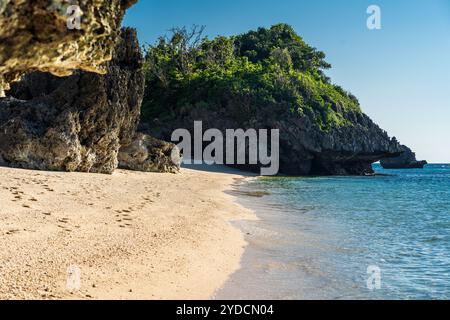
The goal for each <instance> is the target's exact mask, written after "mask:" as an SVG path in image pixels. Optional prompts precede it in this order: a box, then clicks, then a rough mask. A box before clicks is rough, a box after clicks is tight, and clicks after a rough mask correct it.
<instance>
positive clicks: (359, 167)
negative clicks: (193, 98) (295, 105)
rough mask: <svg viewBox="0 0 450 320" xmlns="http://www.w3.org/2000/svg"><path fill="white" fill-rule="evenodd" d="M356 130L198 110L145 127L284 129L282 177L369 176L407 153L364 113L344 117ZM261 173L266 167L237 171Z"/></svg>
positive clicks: (167, 132)
mask: <svg viewBox="0 0 450 320" xmlns="http://www.w3.org/2000/svg"><path fill="white" fill-rule="evenodd" d="M343 116H344V117H345V118H347V119H348V120H349V121H350V122H351V125H345V126H342V127H339V128H334V129H331V130H330V131H328V132H325V131H323V130H321V129H320V128H319V127H318V125H316V124H315V123H314V122H313V121H311V119H310V118H309V117H308V116H306V115H305V116H302V117H298V116H293V115H292V114H290V113H288V112H285V113H274V112H269V111H268V112H267V113H265V112H264V111H259V113H258V114H256V115H255V116H254V117H253V118H252V119H250V120H248V121H245V122H239V121H236V120H235V119H234V118H232V117H230V115H229V114H228V113H227V111H226V109H224V110H222V111H220V112H217V111H211V110H205V109H204V108H196V109H194V110H192V111H191V112H190V113H189V114H188V115H183V117H180V118H179V119H177V120H173V121H167V120H166V121H164V122H159V121H154V122H152V123H150V124H148V125H147V126H146V127H143V129H144V130H146V132H149V133H150V134H152V135H155V136H157V137H158V138H162V139H166V140H168V139H170V138H171V134H172V132H173V130H175V129H177V128H186V129H188V130H189V131H190V132H191V134H192V135H193V133H194V130H193V122H194V121H196V120H202V121H203V130H207V129H210V128H217V129H219V130H220V131H221V132H222V133H223V134H224V135H225V130H226V129H239V128H242V129H244V130H247V129H257V130H258V129H279V130H280V173H281V174H286V175H294V176H295V175H301V176H304V175H364V174H372V173H373V169H372V163H374V162H377V161H379V160H380V159H382V158H386V157H395V156H398V155H399V154H400V153H401V152H402V151H401V148H400V145H399V144H398V142H397V141H396V140H395V139H391V138H390V137H389V136H388V135H387V133H386V132H385V131H384V130H382V129H380V128H379V126H378V125H376V124H375V123H374V122H373V121H372V120H371V119H370V118H369V117H368V116H367V115H365V114H363V113H353V112H350V113H347V114H344V115H343ZM236 167H239V168H241V169H244V170H250V171H255V172H259V171H260V166H258V165H256V166H248V165H247V166H245V165H239V166H236Z"/></svg>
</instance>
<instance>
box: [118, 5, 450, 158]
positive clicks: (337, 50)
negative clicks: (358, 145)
mask: <svg viewBox="0 0 450 320" xmlns="http://www.w3.org/2000/svg"><path fill="white" fill-rule="evenodd" d="M371 4H375V5H378V6H379V7H380V8H381V14H382V29H381V30H368V29H367V27H366V20H367V17H368V14H367V13H366V10H367V7H368V6H369V5H371ZM280 22H285V23H289V24H291V25H292V26H293V27H294V28H295V29H296V31H297V32H298V33H299V34H300V35H301V36H302V37H303V38H304V39H305V41H306V42H308V43H309V44H310V45H312V46H314V47H317V48H318V49H320V50H322V51H324V52H325V53H326V55H327V61H328V62H330V63H331V64H332V66H333V68H332V69H331V70H329V71H328V72H327V74H328V75H329V76H330V77H331V78H332V81H333V82H334V83H336V84H339V85H341V86H342V87H344V88H345V89H347V90H349V91H351V92H352V93H353V94H355V95H356V96H357V97H358V99H359V100H360V102H361V106H362V109H363V111H364V112H365V113H367V114H368V115H369V116H371V117H372V119H373V120H374V121H375V122H376V123H378V124H379V125H380V126H381V127H382V128H383V129H385V130H387V131H388V133H389V134H390V135H391V136H396V137H397V138H398V139H399V141H400V142H402V143H404V144H407V145H408V146H410V147H411V148H412V149H414V151H416V153H417V156H418V158H421V159H426V160H429V161H430V162H450V142H449V140H450V1H449V0H371V1H367V0H341V1H337V0H278V1H276V0H222V1H218V0H215V1H214V0H140V1H139V2H138V4H137V5H135V6H134V7H132V8H131V9H130V10H129V11H128V13H127V15H126V18H125V21H124V25H127V26H133V27H135V28H137V29H138V33H139V38H140V41H141V43H144V42H147V43H153V42H154V41H155V40H156V39H157V38H158V36H160V35H163V34H166V33H167V30H168V29H170V28H171V27H175V26H191V25H193V24H197V25H205V26H206V33H207V35H208V36H210V37H214V36H216V35H232V34H238V33H243V32H246V31H248V30H250V29H255V28H257V27H260V26H265V27H268V26H271V25H273V24H276V23H280Z"/></svg>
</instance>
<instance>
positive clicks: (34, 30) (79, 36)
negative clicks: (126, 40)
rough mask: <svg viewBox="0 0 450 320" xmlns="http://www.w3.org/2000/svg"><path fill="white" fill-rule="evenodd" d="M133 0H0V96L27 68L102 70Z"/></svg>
mask: <svg viewBox="0 0 450 320" xmlns="http://www.w3.org/2000/svg"><path fill="white" fill-rule="evenodd" d="M136 1H137V0H78V1H71V0H68V1H63V0H33V1H31V0H28V1H27V0H0V96H2V94H3V93H4V92H3V91H4V90H6V89H8V87H9V84H10V83H11V82H12V81H15V80H18V79H19V78H20V77H21V76H22V75H23V74H25V73H26V72H31V71H43V72H50V73H52V74H54V75H58V76H68V75H70V74H72V71H74V70H77V69H80V70H85V71H91V72H96V73H105V72H106V71H107V68H106V62H107V61H109V60H111V57H112V51H113V49H114V47H115V43H116V40H117V36H118V31H119V29H120V25H121V21H122V17H123V15H124V13H125V10H126V9H127V8H128V7H130V6H131V5H132V4H134V3H135V2H136ZM72 5H77V6H78V8H79V9H76V10H75V9H74V8H76V7H71V6H72ZM76 17H80V19H81V20H79V21H80V24H79V26H80V29H78V28H76V27H75V28H74V26H76V24H74V23H73V22H76V21H75V20H73V19H76ZM68 21H69V23H68ZM68 26H69V27H70V28H69V27H68Z"/></svg>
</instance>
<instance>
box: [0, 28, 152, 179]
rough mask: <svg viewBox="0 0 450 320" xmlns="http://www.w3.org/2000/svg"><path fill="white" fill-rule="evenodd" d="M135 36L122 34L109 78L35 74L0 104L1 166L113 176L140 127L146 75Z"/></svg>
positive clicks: (128, 31) (79, 73)
mask: <svg viewBox="0 0 450 320" xmlns="http://www.w3.org/2000/svg"><path fill="white" fill-rule="evenodd" d="M141 69H142V55H141V52H140V50H139V44H138V42H137V37H136V32H135V30H133V29H123V30H122V32H121V37H120V41H119V43H118V46H117V48H116V50H115V54H114V57H113V60H112V61H111V62H110V63H108V66H107V74H106V75H100V74H96V73H91V72H83V71H76V72H75V73H74V74H73V75H72V76H69V77H63V78H59V77H56V76H53V75H51V74H48V73H42V72H35V73H32V74H29V75H27V76H25V77H24V79H23V81H21V82H18V83H14V84H13V85H12V88H11V90H10V91H9V92H8V97H7V98H3V99H0V161H2V162H3V163H4V164H7V165H10V166H15V167H22V168H29V169H44V170H62V171H83V172H98V173H111V172H113V171H114V169H116V168H117V166H118V159H117V155H118V152H119V149H120V147H121V146H122V145H127V144H131V143H132V142H133V138H134V136H135V132H136V127H137V124H138V121H139V115H140V105H141V102H142V97H143V88H144V75H143V73H142V71H141Z"/></svg>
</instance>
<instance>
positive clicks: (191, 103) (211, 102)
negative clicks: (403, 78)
mask: <svg viewBox="0 0 450 320" xmlns="http://www.w3.org/2000/svg"><path fill="white" fill-rule="evenodd" d="M171 31H172V34H171V36H170V37H161V38H159V40H158V42H157V43H156V44H154V45H149V46H147V47H146V48H145V58H146V64H145V72H146V81H147V84H146V87H147V89H146V93H145V97H144V103H143V107H142V112H143V120H144V121H146V120H152V119H154V118H160V119H165V118H168V119H174V118H182V117H183V116H184V115H186V114H188V113H189V112H190V111H191V110H192V109H194V108H209V109H224V108H225V109H226V110H227V112H228V113H229V114H230V116H231V117H234V119H235V120H238V121H240V122H245V121H246V120H247V119H249V118H250V117H251V115H252V114H254V113H255V112H256V110H258V111H259V112H263V113H264V112H265V113H267V115H268V116H270V115H274V116H276V115H280V114H283V113H285V112H288V113H291V114H299V115H307V116H309V117H311V118H312V119H314V121H315V122H316V123H317V124H319V125H320V127H321V128H322V129H323V130H327V129H329V128H331V127H332V126H339V125H342V124H343V123H345V122H346V121H347V120H346V119H345V118H344V117H343V116H342V113H343V112H346V111H349V110H351V111H354V112H360V108H359V103H358V101H357V99H356V98H355V97H354V96H353V95H351V94H349V93H347V92H346V91H345V90H343V89H342V88H341V87H339V86H336V85H333V84H332V83H331V82H330V79H329V78H328V77H327V76H326V75H325V73H324V70H326V69H328V68H330V67H331V66H330V65H329V64H328V63H327V62H326V61H325V54H324V53H323V52H321V51H318V50H317V49H315V48H313V47H311V46H309V45H308V44H307V43H305V42H304V41H303V39H302V38H301V37H300V36H299V35H298V34H297V33H296V32H295V31H294V29H293V28H292V27H291V26H289V25H287V24H277V25H275V26H272V27H271V28H259V29H258V30H256V31H250V32H247V33H244V34H241V35H237V36H233V37H224V36H219V37H216V38H214V39H212V40H210V39H208V38H207V37H205V36H203V32H204V27H198V26H194V27H193V28H191V29H189V30H188V29H187V28H175V29H172V30H171Z"/></svg>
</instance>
